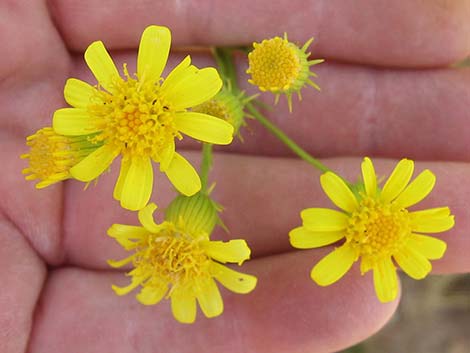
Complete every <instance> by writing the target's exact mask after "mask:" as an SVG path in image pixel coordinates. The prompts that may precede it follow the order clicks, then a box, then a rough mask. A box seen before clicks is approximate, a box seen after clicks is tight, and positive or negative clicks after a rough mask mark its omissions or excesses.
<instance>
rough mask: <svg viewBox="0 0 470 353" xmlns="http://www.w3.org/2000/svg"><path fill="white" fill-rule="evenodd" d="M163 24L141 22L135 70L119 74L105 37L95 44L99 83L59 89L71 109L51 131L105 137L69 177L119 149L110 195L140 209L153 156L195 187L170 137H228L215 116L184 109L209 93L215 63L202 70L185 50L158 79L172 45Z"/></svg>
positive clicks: (188, 190) (173, 176)
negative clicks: (116, 172) (104, 39)
mask: <svg viewBox="0 0 470 353" xmlns="http://www.w3.org/2000/svg"><path fill="white" fill-rule="evenodd" d="M170 42H171V34H170V31H169V29H168V28H166V27H160V26H150V27H147V28H146V29H145V31H144V32H143V34H142V38H141V41H140V46H139V52H138V57H137V73H136V75H135V76H134V77H133V76H131V75H130V74H129V73H128V71H127V67H126V65H125V64H124V69H123V71H124V78H123V77H121V76H120V75H119V73H118V70H117V69H116V66H115V65H114V63H113V61H112V59H111V57H110V55H109V54H108V52H107V51H106V49H105V47H104V45H103V43H102V42H101V41H97V42H94V43H92V44H91V45H90V46H89V47H88V48H87V50H86V51H85V61H86V63H87V64H88V67H89V68H90V70H91V71H92V73H93V74H94V76H95V77H96V79H97V81H98V85H97V86H91V85H89V84H88V83H86V82H83V81H80V80H77V79H69V80H68V81H67V83H66V85H65V89H64V96H65V100H66V101H67V103H69V104H70V105H71V106H72V107H73V108H64V109H59V110H57V111H56V112H55V114H54V119H53V128H54V130H55V131H56V132H57V133H59V134H63V135H67V136H69V135H70V136H81V135H88V134H92V133H93V134H95V136H94V137H93V138H92V139H91V140H90V141H91V142H93V143H96V144H102V146H101V147H100V148H98V149H97V150H96V151H95V152H93V153H91V154H90V155H89V156H88V157H86V158H85V159H83V160H82V161H81V162H80V163H78V164H77V165H76V166H74V167H73V168H71V170H70V173H71V174H72V176H73V177H74V178H76V179H78V180H81V181H86V182H88V181H90V180H93V179H95V178H96V177H98V176H99V175H100V174H101V173H103V172H104V171H105V170H107V169H108V167H109V166H110V164H111V163H112V161H113V160H114V159H115V158H116V157H117V156H119V155H121V156H122V160H121V169H120V174H119V179H118V181H117V183H116V186H115V188H114V198H115V199H117V200H120V201H121V206H122V207H124V208H126V209H130V210H138V209H140V208H142V207H143V206H145V205H146V204H147V202H148V200H149V198H150V195H151V193H152V185H153V167H152V161H154V162H156V163H159V164H160V171H162V172H164V173H165V174H166V175H167V177H168V178H169V179H170V181H171V182H172V184H173V185H174V186H175V188H176V189H177V190H178V191H180V192H181V193H182V194H185V195H192V194H194V193H196V192H197V191H199V190H200V188H201V182H200V180H199V176H198V174H197V172H196V171H195V170H194V168H193V167H192V166H191V164H189V162H188V161H187V160H186V159H184V158H183V157H182V156H181V155H180V154H178V153H176V152H175V138H177V139H182V134H185V135H188V136H190V137H193V138H195V139H198V140H200V141H204V142H209V143H214V144H229V143H230V142H231V141H232V139H233V127H232V126H231V125H230V124H229V123H227V122H225V121H223V120H221V119H217V118H215V117H213V116H210V115H207V114H201V113H196V112H190V111H187V108H190V107H193V106H195V105H198V104H201V103H203V102H204V101H206V100H208V99H210V98H211V97H213V96H214V95H215V94H216V93H217V92H218V91H219V90H220V88H221V86H222V81H221V79H220V77H219V75H218V73H217V71H216V70H215V69H214V68H204V69H201V70H199V69H198V68H196V67H195V66H193V65H191V60H190V57H189V56H187V57H186V58H185V59H184V60H183V61H182V62H181V63H180V64H179V65H178V66H176V68H175V69H173V71H171V72H170V74H169V75H168V76H167V77H166V79H163V78H162V77H161V75H162V71H163V69H164V67H165V65H166V61H167V58H168V53H169V49H170Z"/></svg>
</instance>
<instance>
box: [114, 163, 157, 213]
mask: <svg viewBox="0 0 470 353" xmlns="http://www.w3.org/2000/svg"><path fill="white" fill-rule="evenodd" d="M152 187H153V167H152V161H151V160H150V158H148V157H135V158H132V159H131V163H130V166H129V170H128V171H127V175H126V179H125V181H124V184H123V186H122V191H121V206H122V207H123V208H125V209H128V210H132V211H137V210H140V209H141V208H143V207H144V206H145V205H146V204H147V202H148V201H149V200H150V195H151V194H152Z"/></svg>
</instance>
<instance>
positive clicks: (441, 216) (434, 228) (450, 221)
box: [409, 207, 455, 233]
mask: <svg viewBox="0 0 470 353" xmlns="http://www.w3.org/2000/svg"><path fill="white" fill-rule="evenodd" d="M409 215H410V218H411V230H412V231H414V232H418V233H439V232H445V231H446V230H449V229H451V228H452V227H453V226H454V223H455V222H454V216H452V215H451V214H450V209H449V207H438V208H431V209H428V210H422V211H416V212H410V213H409Z"/></svg>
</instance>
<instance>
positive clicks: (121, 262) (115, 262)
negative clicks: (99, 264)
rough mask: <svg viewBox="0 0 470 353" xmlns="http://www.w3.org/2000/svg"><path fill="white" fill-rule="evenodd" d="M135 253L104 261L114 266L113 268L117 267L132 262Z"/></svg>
mask: <svg viewBox="0 0 470 353" xmlns="http://www.w3.org/2000/svg"><path fill="white" fill-rule="evenodd" d="M135 255H136V254H132V255H130V256H128V257H126V258H124V259H122V260H107V261H106V262H107V263H108V265H109V266H111V267H114V268H119V267H122V266H124V265H127V264H128V263H130V262H132V260H133V259H134V258H135Z"/></svg>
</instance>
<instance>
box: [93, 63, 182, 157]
mask: <svg viewBox="0 0 470 353" xmlns="http://www.w3.org/2000/svg"><path fill="white" fill-rule="evenodd" d="M124 75H125V77H126V79H125V80H124V79H122V78H120V77H119V78H116V79H115V82H114V85H113V92H114V94H110V93H108V92H107V91H105V90H99V91H98V90H97V91H96V92H95V96H94V97H93V98H92V102H93V103H92V104H90V105H89V106H88V110H89V112H90V115H92V116H94V117H96V125H95V128H96V130H99V131H100V133H99V134H98V135H97V136H96V137H95V139H94V140H95V141H98V142H103V141H106V142H107V144H108V145H110V146H113V148H115V149H117V150H119V151H120V153H121V154H122V155H123V157H124V158H130V157H136V156H141V157H151V158H152V159H153V160H154V161H156V162H160V161H161V160H162V153H163V152H164V151H165V150H166V149H167V148H168V145H170V144H172V143H173V140H174V139H175V137H176V138H178V139H182V135H181V134H180V133H179V131H178V128H177V127H176V124H175V122H174V119H173V117H174V114H175V113H176V111H175V110H174V109H172V108H171V107H172V106H171V104H169V103H168V102H165V99H164V97H163V95H162V94H161V88H160V83H159V82H157V83H154V82H148V81H147V82H146V81H144V82H139V81H138V80H137V79H136V78H133V77H131V76H130V75H129V73H128V71H127V67H126V65H124Z"/></svg>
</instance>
